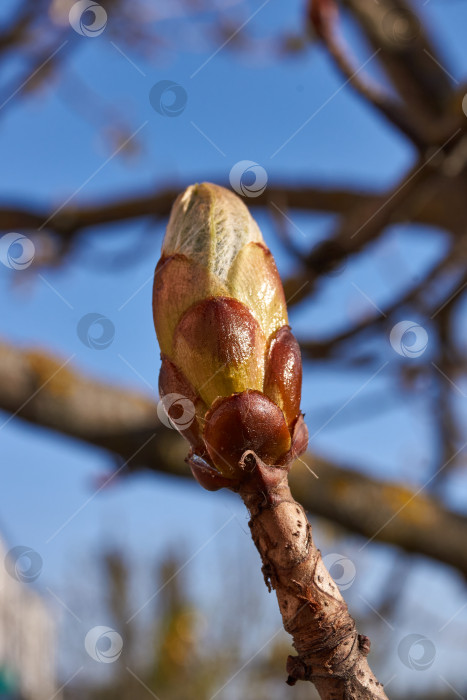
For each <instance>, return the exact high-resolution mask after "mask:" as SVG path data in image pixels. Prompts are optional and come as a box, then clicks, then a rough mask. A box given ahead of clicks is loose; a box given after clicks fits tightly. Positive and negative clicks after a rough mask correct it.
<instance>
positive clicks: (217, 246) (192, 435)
mask: <svg viewBox="0 0 467 700" xmlns="http://www.w3.org/2000/svg"><path fill="white" fill-rule="evenodd" d="M153 312H154V324H155V328H156V333H157V338H158V340H159V345H160V348H161V356H162V366H161V371H160V376H159V391H160V394H161V397H162V401H163V402H164V400H165V398H168V397H171V396H175V397H177V396H178V397H183V398H184V399H187V400H189V401H190V402H191V405H192V407H193V411H192V420H191V421H188V423H189V424H187V421H184V422H182V423H181V424H178V423H177V417H176V411H177V401H174V402H173V404H171V405H170V406H169V405H167V406H166V410H167V411H168V415H169V417H171V419H172V422H173V424H174V426H175V427H177V428H178V429H179V430H180V432H181V433H182V434H183V435H184V436H185V437H186V439H187V440H188V441H189V443H190V444H191V447H192V451H191V460H190V463H191V466H192V468H193V466H194V465H198V466H199V465H204V469H205V470H209V469H210V470H211V472H212V470H213V469H215V470H216V472H215V474H219V475H222V477H224V479H223V480H222V479H221V481H219V482H215V480H214V481H213V482H212V483H213V487H216V483H218V484H220V483H222V485H224V482H225V483H228V482H227V481H226V479H228V480H235V479H237V480H238V479H239V478H241V467H240V465H239V463H240V461H241V458H242V455H243V454H244V453H245V452H246V451H248V450H252V451H253V452H255V454H256V455H257V456H258V457H259V458H260V459H261V460H262V461H263V462H264V463H265V464H267V465H270V466H284V465H287V464H289V463H290V461H291V460H292V459H293V458H294V457H295V456H297V455H298V454H299V453H301V452H303V451H304V449H305V448H306V442H307V434H306V428H305V426H304V423H303V418H302V416H301V413H300V393H301V382H302V368H301V358H300V350H299V347H298V343H297V341H296V340H295V338H294V336H293V335H292V333H291V330H290V327H289V326H288V319H287V308H286V303H285V299H284V292H283V289H282V284H281V281H280V278H279V274H278V272H277V268H276V265H275V262H274V259H273V257H272V255H271V253H270V251H269V249H268V248H267V246H266V245H265V243H264V240H263V237H262V235H261V232H260V230H259V228H258V226H257V224H256V222H255V221H254V220H253V219H252V217H251V215H250V213H249V211H248V209H247V208H246V206H245V205H244V203H243V202H242V200H241V199H240V198H239V197H237V195H235V194H233V193H232V192H230V191H229V190H227V189H224V188H223V187H219V186H217V185H213V184H211V183H202V184H200V185H192V186H191V187H188V188H187V189H186V190H185V192H184V193H183V194H181V195H180V196H179V197H178V198H177V200H176V201H175V203H174V205H173V208H172V212H171V215H170V220H169V223H168V226H167V232H166V234H165V238H164V242H163V245H162V255H161V258H160V260H159V262H158V264H157V267H156V271H155V275H154V293H153ZM169 403H170V401H169ZM178 403H180V402H178ZM194 473H195V475H196V476H199V474H197V473H196V470H195V469H194ZM208 473H209V472H208ZM200 480H201V479H200ZM208 481H209V479H208ZM204 485H206V484H205V483H204Z"/></svg>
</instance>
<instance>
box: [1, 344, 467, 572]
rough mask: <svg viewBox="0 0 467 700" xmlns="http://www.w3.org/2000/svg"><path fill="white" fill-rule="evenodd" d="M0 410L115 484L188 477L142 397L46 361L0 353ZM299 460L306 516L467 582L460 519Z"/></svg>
mask: <svg viewBox="0 0 467 700" xmlns="http://www.w3.org/2000/svg"><path fill="white" fill-rule="evenodd" d="M0 409H2V410H4V411H6V412H7V413H9V414H10V415H9V416H8V417H6V418H5V421H3V423H2V424H1V425H5V423H6V422H8V421H10V420H11V419H12V417H13V416H15V417H17V418H21V419H23V420H26V421H29V422H30V423H33V424H34V425H38V426H41V427H45V428H49V429H52V430H56V431H59V432H60V433H62V434H65V435H68V436H70V437H72V438H77V439H79V440H83V441H85V442H87V443H89V444H92V445H95V446H96V447H98V448H102V449H104V450H106V451H109V452H111V453H112V454H114V455H115V456H116V458H117V460H118V464H119V465H120V467H122V466H123V465H124V469H122V472H121V473H122V475H123V474H125V473H126V474H128V473H131V472H133V471H135V470H138V469H143V468H147V469H150V470H152V471H154V472H155V473H165V474H170V475H173V476H183V477H188V476H191V475H190V472H189V470H188V468H187V467H186V465H185V463H184V458H185V455H186V444H185V442H184V441H183V439H182V438H181V437H180V436H179V435H178V434H177V433H176V432H175V431H173V430H168V429H167V428H164V427H163V426H162V425H161V424H160V423H159V421H158V419H157V414H156V408H155V402H154V400H153V399H152V398H151V397H147V396H144V395H141V394H139V393H137V392H135V391H131V390H128V389H121V388H115V387H113V386H111V385H108V384H104V383H102V382H99V381H96V380H94V379H90V378H88V377H85V376H83V375H82V374H80V373H79V372H77V371H76V370H74V369H71V368H70V366H69V365H68V364H65V363H64V361H63V360H62V359H58V358H56V357H54V356H52V355H50V354H49V353H46V352H42V351H39V350H37V349H20V348H18V347H16V346H14V345H10V344H8V343H5V342H2V343H0ZM1 425H0V427H1ZM305 460H306V462H307V463H308V464H309V465H311V466H312V468H313V471H315V472H316V473H317V474H318V476H319V479H315V478H313V477H312V476H311V474H310V467H308V466H307V464H305V462H301V461H297V462H295V464H294V466H293V469H292V471H291V473H290V476H289V479H290V485H291V488H292V492H293V493H294V495H295V497H296V498H297V499H298V500H299V501H300V502H301V503H303V505H304V507H305V508H306V509H307V510H308V511H309V512H310V513H311V514H312V515H313V516H321V517H324V518H327V519H329V520H332V521H333V522H335V523H338V524H339V525H341V526H342V527H344V528H348V529H349V530H351V531H353V532H355V533H357V534H359V535H362V536H363V537H365V538H368V539H370V538H372V539H374V540H376V541H382V542H387V543H389V544H393V545H396V546H398V547H402V548H403V549H405V550H406V551H409V552H416V553H419V554H423V555H425V556H427V557H432V558H435V559H438V560H439V561H441V562H443V563H444V564H448V565H450V566H453V567H455V568H457V569H458V570H460V571H461V572H462V573H464V575H466V576H467V550H466V548H465V546H464V543H465V541H466V540H467V518H465V517H463V516H461V515H458V514H455V513H452V512H450V511H449V510H447V509H446V508H444V507H443V506H442V505H441V504H440V503H439V502H438V501H436V500H435V499H433V498H431V497H429V496H428V495H426V494H424V493H423V491H421V492H419V493H417V492H415V491H413V490H412V489H411V488H409V487H406V486H403V485H402V484H397V483H391V482H386V483H385V482H381V481H379V480H377V479H374V478H371V477H368V476H365V475H364V474H362V473H360V472H358V471H356V470H355V469H347V468H342V467H337V466H336V465H335V464H333V463H332V462H330V461H327V460H326V459H323V458H320V457H319V456H317V455H314V454H307V455H305ZM336 503H338V504H339V507H338V508H336Z"/></svg>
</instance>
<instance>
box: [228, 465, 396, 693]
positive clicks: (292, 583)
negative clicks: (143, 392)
mask: <svg viewBox="0 0 467 700" xmlns="http://www.w3.org/2000/svg"><path fill="white" fill-rule="evenodd" d="M242 465H243V467H244V469H245V475H246V476H245V479H244V480H242V483H241V485H240V486H239V488H238V490H239V493H240V495H241V497H242V499H243V501H244V503H245V505H246V507H247V508H248V511H249V513H250V516H251V519H250V523H249V525H250V529H251V535H252V538H253V541H254V543H255V545H256V547H257V549H258V552H259V553H260V556H261V559H262V562H263V574H264V578H265V582H266V585H267V586H268V588H269V590H271V588H273V589H274V590H275V591H276V595H277V600H278V603H279V608H280V612H281V615H282V620H283V624H284V628H285V630H286V631H287V632H289V634H291V635H292V637H293V644H294V647H295V649H296V650H297V653H298V655H297V656H289V657H288V660H287V672H288V674H289V675H288V679H287V683H288V684H289V685H294V684H295V683H296V681H297V680H304V681H305V680H306V681H311V682H312V683H314V685H315V686H316V688H317V690H318V692H319V694H320V696H321V698H322V699H323V700H373V699H377V698H379V699H380V700H383V699H384V698H387V696H386V694H385V692H384V689H383V686H382V684H381V683H379V682H378V681H377V679H376V678H375V676H374V675H373V673H372V672H371V669H370V667H369V665H368V662H367V658H366V657H367V654H368V652H369V649H370V640H369V639H368V637H365V636H363V635H359V634H358V633H357V630H356V627H355V622H354V620H353V619H352V617H351V616H350V614H349V611H348V608H347V605H346V603H345V601H344V599H343V598H342V596H341V594H340V592H339V589H338V587H337V585H336V584H335V582H334V581H333V579H332V578H331V576H330V574H329V572H328V571H327V569H326V568H325V566H324V564H323V562H322V559H321V553H320V551H319V549H317V548H316V545H315V543H314V542H313V537H312V531H311V526H310V524H309V523H308V520H307V517H306V514H305V511H304V509H303V508H302V506H301V505H300V504H299V503H297V502H296V501H295V500H294V499H293V497H292V494H291V492H290V488H289V484H288V472H287V469H285V468H277V467H268V466H267V465H265V464H264V463H263V462H261V461H260V460H259V458H257V456H256V455H255V454H254V453H252V452H248V453H245V455H244V456H243V459H242Z"/></svg>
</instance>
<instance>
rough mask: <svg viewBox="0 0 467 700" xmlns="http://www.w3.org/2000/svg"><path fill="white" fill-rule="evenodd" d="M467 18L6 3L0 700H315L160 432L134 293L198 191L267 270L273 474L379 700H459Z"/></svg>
mask: <svg viewBox="0 0 467 700" xmlns="http://www.w3.org/2000/svg"><path fill="white" fill-rule="evenodd" d="M466 26H467V4H466V3H465V1H464V0H414V1H413V2H412V3H409V2H406V1H405V0H375V2H373V0H345V1H344V0H343V1H342V2H339V3H336V4H335V3H334V2H333V1H332V0H327V1H326V2H325V1H324V0H321V1H318V2H317V1H316V0H315V2H313V3H312V4H309V5H307V3H306V2H305V1H304V0H291V1H290V2H288V3H279V2H277V0H264V1H262V2H261V0H258V1H256V0H254V1H253V0H251V1H248V2H247V1H245V0H211V1H209V0H206V1H204V0H171V1H170V2H169V1H168V0H166V1H164V0H152V1H151V0H134V1H133V2H130V0H105V1H104V0H103V1H102V4H98V3H96V2H93V1H92V0H80V1H79V2H72V0H35V2H34V3H32V2H28V0H16V1H15V0H3V2H2V4H1V7H0V60H1V64H2V71H1V73H2V76H1V80H0V120H1V127H2V128H1V130H0V150H1V153H2V167H1V170H0V179H1V194H0V229H1V238H0V285H1V292H2V293H1V296H0V313H1V319H2V329H1V339H0V408H1V410H2V412H1V414H0V441H1V489H0V549H1V552H0V554H1V561H0V697H5V698H10V699H13V698H14V699H15V700H20V699H21V700H53V699H55V698H61V699H63V700H67V699H70V700H72V699H74V698H86V699H89V700H97V699H99V700H100V699H104V698H117V699H118V700H127V698H134V697H137V698H142V699H144V698H150V697H152V698H156V699H157V700H192V699H193V700H194V699H196V700H204V699H205V700H214V699H215V698H217V699H218V700H231V699H234V698H239V697H242V698H255V699H256V700H261V699H262V698H265V699H266V698H267V699H272V700H275V699H276V698H277V699H279V698H291V699H292V700H300V699H302V698H314V697H317V696H316V694H315V692H314V690H313V688H312V687H311V685H310V684H304V683H302V684H300V683H299V684H297V685H296V686H295V687H294V688H288V687H287V686H285V683H284V681H285V679H286V673H285V659H286V657H287V655H288V654H289V653H291V651H292V649H291V646H290V638H289V637H288V635H287V634H286V633H285V632H284V631H283V630H282V627H281V620H280V616H279V612H278V610H277V604H276V601H275V597H274V595H273V594H268V593H267V591H266V589H265V587H264V582H263V580H262V575H261V571H260V562H259V557H258V555H257V553H256V550H255V549H254V546H253V543H252V542H251V540H250V537H249V532H248V525H247V516H246V513H245V511H244V509H243V505H242V504H241V502H240V500H239V499H238V498H236V497H235V496H234V495H233V494H231V493H227V492H225V493H224V492H223V491H220V492H218V493H208V492H205V491H203V490H202V489H201V488H200V487H199V486H198V485H197V484H196V483H195V482H194V480H193V479H192V478H191V475H190V473H189V469H188V467H187V466H186V465H185V463H184V461H183V460H184V456H185V455H186V453H187V446H186V444H185V443H184V442H183V441H182V440H181V439H180V437H179V435H178V434H177V432H176V431H174V430H170V429H169V428H167V427H166V426H165V425H163V424H162V423H161V421H160V419H159V417H158V415H157V411H156V406H157V399H158V395H157V375H158V371H159V363H160V361H159V349H158V346H157V342H156V338H155V334H154V330H153V323H152V314H151V282H152V275H153V271H154V267H155V264H156V262H157V260H158V257H159V252H160V246H161V240H162V236H163V233H164V229H165V225H166V222H167V217H168V214H169V211H170V207H171V204H172V202H173V200H174V199H175V197H176V195H177V194H178V193H179V192H180V191H181V190H182V189H183V188H185V187H186V186H187V185H189V184H191V183H193V182H196V181H198V182H199V181H203V180H208V181H212V182H215V183H217V184H221V185H224V186H226V187H230V188H232V189H233V190H234V191H236V192H237V193H238V194H239V195H240V196H242V197H243V198H244V201H245V202H246V204H247V205H248V206H249V207H250V209H251V212H252V214H253V216H254V217H255V218H256V219H257V221H258V223H259V225H260V227H261V229H262V231H263V234H264V237H265V239H266V242H267V244H268V245H269V247H270V248H271V250H272V252H273V253H274V255H275V258H276V261H277V265H278V268H279V271H280V273H281V276H282V279H283V281H284V287H285V291H286V297H287V299H288V304H289V309H290V322H291V325H292V327H293V330H294V332H295V334H296V336H297V337H298V338H299V340H300V343H301V348H302V355H303V361H304V385H303V403H302V408H303V411H304V412H305V414H306V422H307V425H308V428H309V432H310V444H309V451H308V452H307V454H306V455H305V456H304V460H303V462H297V463H296V464H295V465H294V467H293V469H292V474H291V484H292V490H293V493H294V495H295V497H296V498H297V499H298V500H300V501H301V502H302V503H303V505H304V506H305V508H306V509H307V512H308V513H309V518H310V521H311V523H312V525H313V529H314V537H315V540H316V542H317V544H318V546H319V547H320V549H321V551H322V554H323V557H324V560H325V562H326V563H327V566H328V568H329V569H330V571H331V574H332V575H333V577H334V578H335V580H336V582H337V583H338V584H339V586H340V588H341V590H342V592H343V595H344V596H345V598H346V600H347V602H348V603H349V606H350V610H351V613H352V615H353V616H354V617H355V618H356V620H357V623H358V628H359V631H360V632H361V633H364V634H367V635H368V636H370V638H371V640H372V651H371V655H370V663H371V665H372V667H373V669H374V671H375V673H376V675H377V676H378V678H379V680H380V681H381V682H382V683H384V684H385V685H386V688H387V694H388V696H389V697H391V698H397V699H408V698H425V699H433V700H434V699H441V698H446V699H448V698H453V699H454V698H466V697H467V682H466V679H465V659H466V653H467V598H466V581H465V576H466V574H467V506H466V503H467V472H466V458H465V445H466V442H465V432H466V431H465V423H466V415H467V412H466V396H467V381H466V369H467V368H466V355H465V349H466V345H467V332H466V323H465V319H466V311H467V309H466V296H465V290H466V286H467V275H466V264H465V263H466V242H465V240H466V239H465V230H466V227H467V197H466V186H467V140H466V130H467V95H466V93H467V43H466V41H465V27H466Z"/></svg>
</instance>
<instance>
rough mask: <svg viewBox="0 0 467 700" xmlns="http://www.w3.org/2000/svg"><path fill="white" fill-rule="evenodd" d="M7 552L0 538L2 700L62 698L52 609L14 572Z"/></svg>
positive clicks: (0, 695)
mask: <svg viewBox="0 0 467 700" xmlns="http://www.w3.org/2000/svg"><path fill="white" fill-rule="evenodd" d="M7 552H8V549H7V547H6V546H5V543H4V542H3V540H2V539H1V538H0V700H3V698H5V699H8V700H10V698H11V699H12V700H51V699H52V698H53V700H59V694H58V693H57V687H56V680H55V666H54V651H55V625H54V621H53V618H52V615H51V612H50V610H49V609H48V607H47V605H46V603H45V601H44V599H43V598H42V596H41V595H40V594H39V593H38V592H37V590H35V589H34V587H33V586H34V584H31V583H24V582H21V580H18V578H19V579H21V576H18V577H15V576H14V575H12V573H11V567H9V566H8V565H5V561H6V555H7ZM8 569H10V572H9V571H8Z"/></svg>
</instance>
